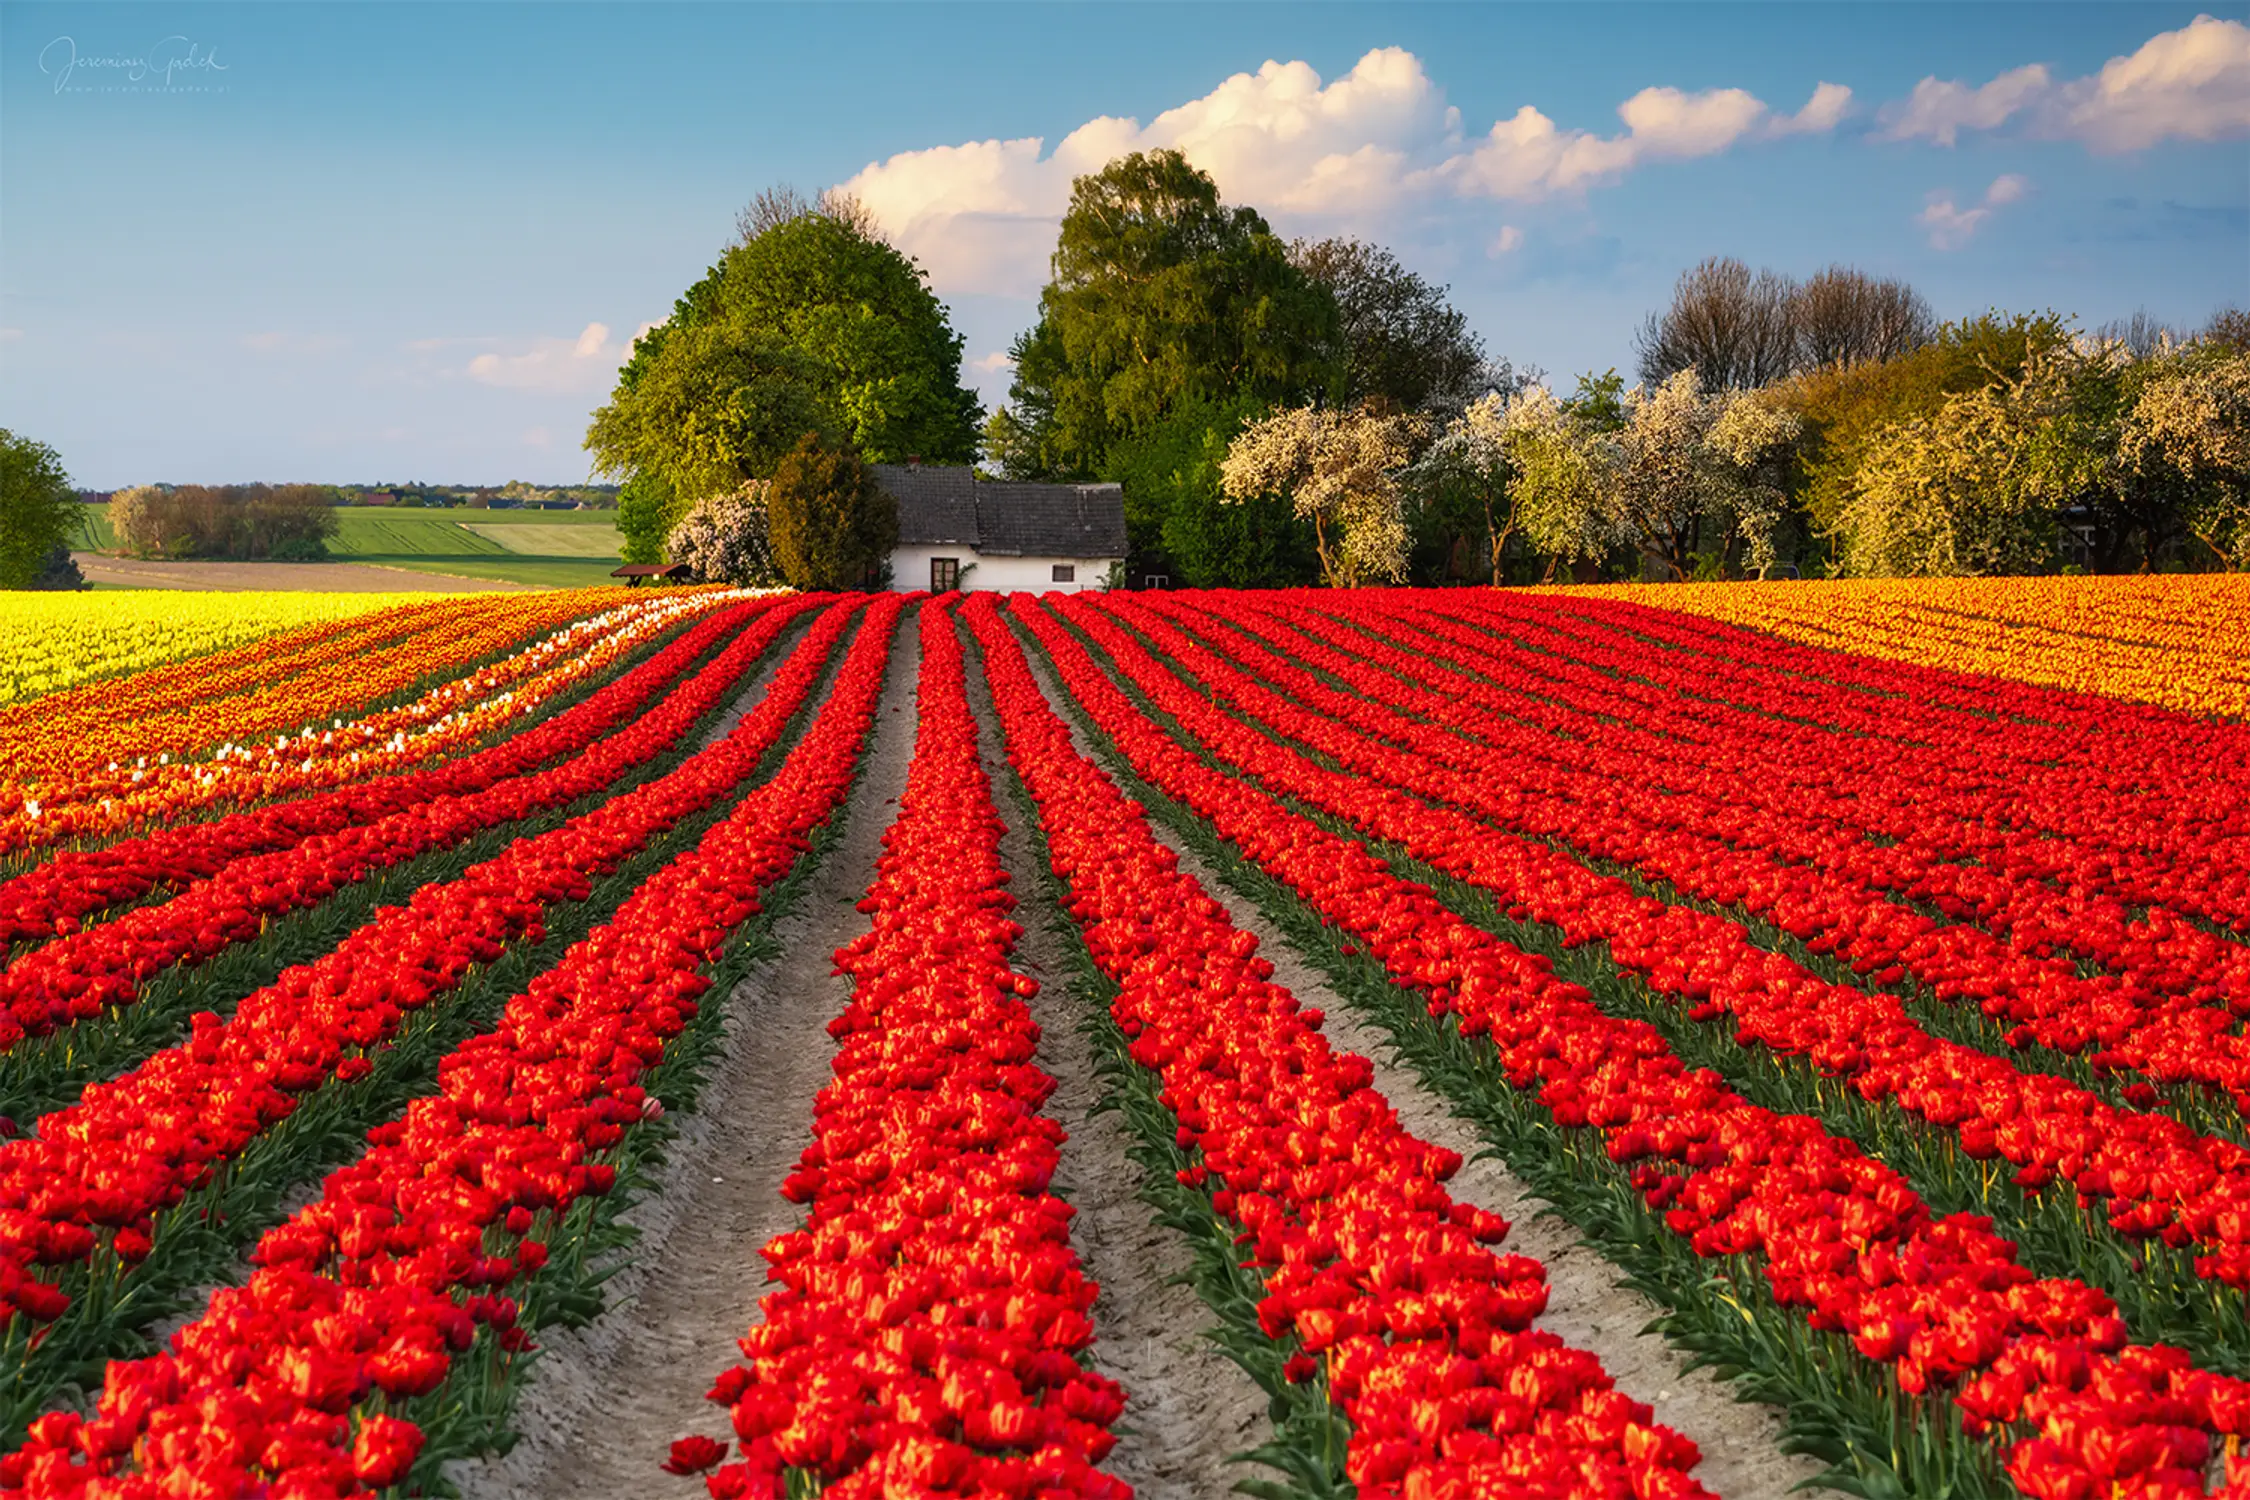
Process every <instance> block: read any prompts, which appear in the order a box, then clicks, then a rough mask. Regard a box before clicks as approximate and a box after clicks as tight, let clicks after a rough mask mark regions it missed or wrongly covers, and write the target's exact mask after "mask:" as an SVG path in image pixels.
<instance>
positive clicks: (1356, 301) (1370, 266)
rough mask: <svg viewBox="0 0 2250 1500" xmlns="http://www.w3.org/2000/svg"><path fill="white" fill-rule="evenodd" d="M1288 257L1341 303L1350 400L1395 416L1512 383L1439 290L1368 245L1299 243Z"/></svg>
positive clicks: (1460, 401) (1463, 401) (1454, 404)
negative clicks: (1393, 412)
mask: <svg viewBox="0 0 2250 1500" xmlns="http://www.w3.org/2000/svg"><path fill="white" fill-rule="evenodd" d="M1289 258H1290V260H1291V262H1292V263H1294V264H1295V265H1296V267H1297V269H1299V270H1300V271H1303V272H1304V273H1305V274H1306V275H1307V276H1309V277H1311V278H1312V279H1313V280H1314V281H1315V282H1317V283H1318V284H1320V285H1321V286H1324V287H1326V288H1327V289H1328V293H1329V295H1330V296H1331V297H1333V298H1335V299H1336V311H1337V316H1338V320H1339V328H1338V332H1339V333H1340V335H1341V337H1342V341H1343V349H1342V353H1343V360H1344V371H1345V374H1344V399H1345V400H1347V401H1353V402H1374V403H1377V404H1379V405H1382V406H1385V407H1388V408H1389V409H1391V410H1394V411H1422V410H1425V409H1428V408H1430V407H1431V406H1433V405H1442V406H1446V407H1449V408H1453V409H1458V408H1461V407H1465V406H1467V405H1468V404H1469V403H1470V402H1472V401H1474V400H1476V399H1477V398H1478V397H1480V396H1482V395H1484V394H1485V393H1486V392H1487V391H1489V390H1491V389H1494V388H1495V387H1497V386H1501V385H1505V384H1507V383H1509V382H1508V374H1507V372H1506V371H1505V369H1495V368H1494V367H1493V364H1492V362H1491V360H1490V359H1489V358H1487V356H1486V354H1485V349H1484V340H1483V339H1481V338H1479V337H1478V336H1477V335H1476V334H1475V333H1473V332H1471V331H1470V329H1469V320H1468V318H1467V317H1466V316H1464V315H1463V314H1462V312H1461V311H1460V309H1458V308H1456V307H1454V306H1453V305H1452V304H1451V303H1450V302H1448V301H1447V300H1446V288H1444V287H1442V286H1433V285H1431V284H1430V283H1429V282H1427V281H1425V280H1423V279H1422V277H1421V276H1419V275H1417V274H1416V273H1414V272H1412V271H1409V270H1407V269H1406V267H1404V266H1403V265H1401V264H1399V259H1398V257H1397V256H1395V255H1393V254H1392V253H1391V252H1390V251H1388V250H1386V249H1384V248H1383V247H1382V246H1381V245H1371V244H1369V243H1367V242H1366V241H1365V240H1357V239H1343V238H1337V239H1325V240H1299V241H1297V242H1296V243H1295V244H1293V245H1291V246H1290V247H1289Z"/></svg>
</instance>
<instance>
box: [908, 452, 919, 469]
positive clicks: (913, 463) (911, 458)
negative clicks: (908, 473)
mask: <svg viewBox="0 0 2250 1500" xmlns="http://www.w3.org/2000/svg"><path fill="white" fill-rule="evenodd" d="M906 466H907V467H908V468H909V469H919V468H921V467H922V455H921V454H919V453H909V454H907V455H906Z"/></svg>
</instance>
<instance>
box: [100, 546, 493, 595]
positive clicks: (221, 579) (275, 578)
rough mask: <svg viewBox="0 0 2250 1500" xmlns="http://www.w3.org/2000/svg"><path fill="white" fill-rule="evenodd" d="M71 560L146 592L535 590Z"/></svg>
mask: <svg viewBox="0 0 2250 1500" xmlns="http://www.w3.org/2000/svg"><path fill="white" fill-rule="evenodd" d="M71 556H72V557H73V558H74V559H76V561H77V563H78V568H79V571H80V572H82V573H84V574H85V575H86V577H87V579H88V580H89V581H90V582H93V583H111V584H130V585H132V586H133V587H135V588H144V589H213V590H218V591H220V592H223V593H239V592H242V591H244V590H251V589H257V590H281V591H289V592H300V593H314V594H484V593H496V592H505V593H530V592H534V586H533V585H531V584H528V583H509V582H507V581H506V580H504V579H499V578H466V577H458V576H456V575H454V574H451V573H418V572H413V571H411V570H409V569H406V568H386V567H383V566H381V565H380V564H375V563H336V562H325V563H285V562H144V561H142V560H141V559H139V558H133V557H104V556H103V555H101V554H100V553H98V552H73V553H72V554H71Z"/></svg>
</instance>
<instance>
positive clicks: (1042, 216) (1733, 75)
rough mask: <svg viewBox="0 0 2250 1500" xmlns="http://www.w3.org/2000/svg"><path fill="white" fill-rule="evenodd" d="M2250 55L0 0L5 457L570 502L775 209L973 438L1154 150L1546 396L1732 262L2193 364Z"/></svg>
mask: <svg viewBox="0 0 2250 1500" xmlns="http://www.w3.org/2000/svg"><path fill="white" fill-rule="evenodd" d="M2199 16H2202V17H2208V18H2210V19H2207V20H2202V21H2199V20H2198V17H2199ZM2245 16H2246V12H2245V10H2244V8H2242V7H2240V6H2235V7H2231V8H2230V7H2198V6H2193V5H2187V6H2175V5H2163V4H2141V5H2115V6H2112V5H2091V4H2081V5H2028V4H2018V5H2005V6H1990V7H1979V6H1969V5H1903V4H1888V5H1872V6H1852V5H1804V6H1789V5H1778V4H1768V5H1755V6H1740V7H1734V6H1720V5H1686V4H1674V5H1661V6H1642V5H1571V6H1554V5H1509V6H1467V5H1435V6H1422V5H1351V4H1330V5H1317V6H1306V5H1242V6H1232V7H1230V6H1224V5H1214V4H1200V5H1193V6H1190V5H1186V4H1176V5H1155V4H1142V5H1087V6H1075V7H1070V8H1048V7H1039V6H1032V5H999V6H979V5H938V4H926V5H912V6H890V5H829V6H810V5H805V6H770V7H768V6H747V5H744V6H736V5H726V4H719V3H706V4H695V5H656V4H637V5H618V4H579V5H544V4H503V3H487V4H478V5H439V4H381V5H362V4H341V3H336V4H304V5H293V6H292V5H280V4H261V5H218V6H212V5H200V6H198V5H187V6H181V5H79V6H53V5H34V4H22V3H13V0H11V3H9V4H6V5H4V6H0V422H4V423H5V425H7V426H9V427H11V428H13V429H15V430H17V431H22V432H28V433H32V434H34V435H36V436H38V437H40V438H42V439H43V440H45V441H48V442H50V443H52V444H54V445H55V447H56V448H57V449H58V450H59V451H60V452H61V454H62V456H63V458H64V461H65V463H66V465H67V466H68V467H69V468H70V470H71V472H72V473H73V475H74V476H75V477H76V478H77V479H78V480H79V481H80V482H81V483H83V484H87V485H92V486H97V487H103V488H108V487H113V486H116V485H120V484H128V483H134V482H140V481H145V480H154V479H168V480H174V481H207V482H220V481H231V480H249V479H271V480H290V479H313V480H323V481H333V482H345V481H375V480H409V479H423V480H428V481H432V482H439V481H456V482H475V481H481V482H498V481H501V480H506V479H511V478H525V479H532V480H536V481H542V482H562V481H572V480H581V479H584V478H585V477H586V476H587V473H588V470H587V464H586V456H585V454H584V452H583V451H582V449H581V448H580V446H579V442H580V438H581V436H582V435H583V432H584V430H585V424H586V417H587V414H588V412H589V411H590V410H591V409H592V408H593V407H594V406H595V405H597V404H599V402H600V401H601V400H602V399H603V396H604V395H605V393H606V391H607V389H608V386H609V383H610V380H611V378H612V375H613V373H614V370H615V367H616V365H617V363H618V361H619V360H620V359H621V358H622V357H623V354H624V352H625V350H626V348H627V347H628V346H629V342H630V340H631V338H632V336H633V334H634V332H635V331H636V330H637V329H638V328H640V327H642V326H643V325H645V324H647V323H649V322H651V321H654V320H656V319H659V318H662V317H663V316H665V315H666V314H667V313H668V312H669V310H670V308H671V304H672V300H673V299H674V298H675V297H676V296H677V295H678V294H679V293H680V291H681V290H682V289H683V288H685V287H686V285H687V284H688V283H689V282H690V281H692V280H694V279H695V278H696V277H697V276H698V275H700V274H701V272H702V271H703V269H704V268H705V267H706V266H707V265H708V264H709V263H710V262H711V260H712V259H713V258H714V257H715V255H716V254H717V252H718V251H719V249H720V248H721V247H722V246H723V244H724V243H725V242H726V240H727V239H728V238H729V236H730V234H731V232H732V225H733V218H734V213H735V210H736V209H737V208H738V207H740V206H741V204H742V203H743V202H744V201H745V200H746V199H748V198H749V196H750V195H751V194H752V193H754V192H756V191H757V190H758V189H759V188H761V187H764V186H767V185H769V184H772V183H774V182H777V181H789V182H793V183H795V184H797V185H798V186H799V187H801V188H805V189H808V190H812V189H819V188H822V187H826V186H830V185H833V184H839V183H848V184H851V185H852V186H853V187H854V188H855V189H856V190H858V191H859V192H860V193H861V195H862V196H863V198H865V199H866V200H867V201H868V202H869V203H870V204H871V206H873V207H874V208H875V209H876V211H877V213H878V216H879V217H880V218H881V219H882V220H883V222H884V224H885V227H886V229H887V230H889V231H890V232H891V233H892V234H893V236H894V238H895V239H896V240H897V241H898V242H899V243H901V244H902V246H904V247H905V248H907V249H909V250H910V251H912V252H913V253H915V254H916V255H917V256H918V257H919V258H921V259H922V261H923V262H924V263H925V264H926V265H927V266H929V267H930V269H931V271H932V275H933V280H934V282H935V284H936V285H937V287H938V290H939V292H940V295H941V296H943V297H944V299H945V300H946V301H947V303H948V304H949V306H950V307H951V308H952V310H953V315H954V320H955V324H956V326H957V327H958V328H960V329H961V331H962V332H963V333H964V335H965V336H966V339H967V357H968V360H969V361H970V362H971V365H972V366H973V368H972V369H971V370H970V372H969V373H970V376H971V378H972V379H973V380H974V381H975V382H977V383H978V384H979V386H980V388H981V389H982V390H983V391H984V392H985V394H986V399H987V401H988V403H990V402H993V401H996V400H997V399H998V398H999V397H1000V396H1001V395H1002V394H1003V393H1004V391H1005V388H1006V381H1007V371H1006V369H1005V367H1004V365H1003V364H1002V363H1001V362H1000V360H999V358H998V356H999V355H1000V354H1001V352H1002V351H1004V350H1005V348H1006V347H1007V344H1008V341H1009V340H1010V338H1011V337H1012V336H1013V335H1014V334H1015V333H1016V332H1017V331H1018V330H1019V329H1021V328H1022V327H1023V326H1025V325H1026V324H1027V323H1028V322H1029V321H1030V318H1031V316H1032V312H1033V304H1034V299H1035V298H1036V295H1037V290H1038V285H1039V281H1040V279H1041V276H1040V271H1041V267H1042V265H1043V262H1044V257H1045V253H1046V250H1047V249H1048V247H1049V246H1051V244H1052V238H1053V225H1054V220H1055V217H1056V215H1057V214H1058V213H1059V210H1060V205H1061V202H1062V199H1063V198H1064V197H1065V196H1066V195H1067V192H1068V184H1069V177H1070V174H1071V172H1072V171H1073V170H1083V169H1084V165H1085V164H1092V165H1098V164H1099V160H1100V159H1101V158H1102V157H1103V156H1104V155H1106V154H1107V153H1108V152H1110V151H1112V150H1116V149H1125V148H1129V147H1131V146H1134V145H1151V144H1178V145H1180V146H1181V147H1182V148H1183V149H1185V150H1187V151H1188V153H1189V155H1190V156H1191V157H1192V158H1194V159H1196V160H1198V161H1199V163H1200V164H1202V165H1204V166H1205V167H1206V168H1207V169H1209V170H1211V171H1212V173H1213V175H1214V176H1215V177H1216V178H1217V179H1218V181H1219V183H1220V186H1221V189H1222V191H1223V192H1225V193H1226V195H1227V196H1228V197H1229V198H1230V199H1233V200H1236V201H1245V202H1249V203H1252V204H1254V205H1255V206H1257V207H1259V208H1260V209H1261V210H1263V211H1265V212H1266V213H1267V215H1268V217H1269V218H1270V219H1272V220H1273V221H1274V223H1275V225H1276V227H1277V228H1279V229H1281V230H1282V231H1283V232H1285V233H1289V234H1300V233H1308V234H1319V233H1329V232H1354V233H1359V234H1362V235H1364V236H1367V237H1369V238H1373V239H1377V240H1380V241H1382V242H1384V243H1387V244H1389V245H1391V246H1392V247H1393V248H1394V249H1395V250H1397V251H1398V252H1399V254H1400V255H1401V257H1402V258H1403V259H1404V260H1405V261H1406V262H1407V263H1408V264H1409V265H1411V266H1413V267H1415V268H1416V269H1418V270H1421V271H1423V272H1424V273H1425V274H1427V275H1429V276H1431V277H1432V278H1433V279H1436V280H1440V281H1444V282H1447V283H1450V284H1451V286H1452V289H1453V295H1454V297H1455V300H1456V301H1457V303H1458V304H1459V305H1460V306H1461V307H1462V308H1463V309H1464V310H1465V311H1466V312H1467V313H1468V314H1469V317H1470V320H1471V322H1472V324H1473V325H1474V326H1475V327H1476V328H1477V329H1478V330H1479V331H1480V332H1482V333H1483V334H1484V336H1485V338H1486V340H1487V341H1488V343H1489V344H1490V346H1491V347H1492V349H1493V350H1494V352H1496V353H1499V354H1502V355H1505V356H1507V357H1509V358H1510V359H1512V360H1514V361H1515V362H1516V363H1517V364H1518V365H1536V366H1539V367H1541V368H1543V369H1545V370H1547V371H1549V372H1550V373H1551V374H1552V375H1554V376H1555V377H1556V378H1558V379H1559V380H1561V381H1563V382H1565V383H1567V382H1568V381H1569V380H1570V379H1572V378H1574V377H1575V375H1576V374H1577V373H1578V372H1580V371H1584V370H1589V369H1597V370H1598V369H1602V368H1605V367H1609V366H1618V367H1620V368H1626V369H1629V368H1630V365H1631V362H1632V334H1633V330H1634V328H1635V327H1636V325H1637V324H1638V323H1639V321H1640V320H1641V318H1642V317H1643V316H1644V315H1645V314H1646V313H1647V312H1648V311H1649V310H1650V309H1651V308H1653V307H1655V306H1657V305H1658V304H1660V303H1661V302H1662V300H1663V299H1664V297H1665V295H1666V293H1667V291H1668V289H1669V287H1670V285H1671V283H1672V281H1673V279H1674V278H1675V277H1676V276H1677V275H1678V273H1679V272H1680V271H1681V270H1682V269H1683V268H1684V267H1686V266H1688V265H1690V264H1692V263H1693V262H1695V261H1696V260H1698V259H1700V258H1702V257H1703V256H1706V255H1711V254H1733V255H1738V256H1741V257H1742V258H1743V259H1745V260H1747V261H1749V262H1751V263H1752V264H1753V265H1770V266H1773V267H1774V268H1776V269H1780V270H1787V271H1790V272H1794V273H1797V274H1804V273H1807V272H1810V271H1812V270H1815V269H1817V268H1818V267H1820V266H1822V265H1824V264H1827V263H1828V262H1830V261H1836V260H1844V261H1850V262H1853V263H1856V264H1858V265H1861V266H1863V267H1865V268H1867V269H1869V270H1872V271H1876V272H1880V273H1882V274H1886V275H1897V276H1904V277H1906V278H1907V279H1909V280H1910V281H1912V282H1913V284H1914V285H1915V286H1917V287H1918V288H1920V289H1921V290H1922V291H1923V293H1924V294H1925V295H1926V296H1928V298H1929V299H1930V300H1931V302H1932V303H1933V304H1934V305H1935V306H1936V307H1937V309H1938V311H1939V312H1940V313H1941V314H1943V315H1946V316H1958V315H1961V314H1964V313H1969V312H1974V311H1979V310H1982V309H1983V308H1986V307H1988V306H1994V305H1998V306H2004V307H2009V308H2034V307H2052V308H2055V309H2057V310H2059V311H2062V312H2065V313H2070V314H2074V315H2077V316H2078V317H2079V318H2081V319H2082V320H2083V321H2084V322H2086V323H2088V324H2092V323H2098V322H2101V321H2104V320H2106V319H2109V318H2112V317H2116V316H2120V315H2123V314H2126V313H2130V312H2132V311H2133V310H2134V309H2136V308H2139V307H2144V306H2145V307H2147V308H2148V309H2149V310H2150V311H2152V312H2154V313H2156V314H2157V315H2158V316H2160V317H2163V318H2165V319H2168V320H2171V321H2173V322H2175V323H2179V324H2183V325H2196V324H2200V323H2201V322H2202V321H2203V320H2204V319H2205V318H2207V317H2208V316H2209V315H2210V313H2211V312H2212V311H2213V310H2214V309H2215V308H2217V307H2218V306H2220V305H2222V304H2225V303H2229V302H2233V303H2237V304H2242V305H2250V27H2245V25H2244V24H2243V23H2244V20H2245ZM1269 63H1272V64H1274V66H1272V67H1268V66H1266V65H1267V64H1269ZM2105 69H2106V71H2105ZM1823 84H1826V85H1830V86H1831V87H1830V88H1828V89H1824V90H1821V92H1820V93H1818V94H1816V92H1815V90H1816V88H1817V87H1818V86H1820V85H1823ZM1835 86H1840V87H1841V89H1848V90H1849V94H1848V96H1845V95H1843V94H1841V92H1840V90H1839V89H1838V88H1837V87H1835ZM1621 109H1622V110H1623V111H1624V114H1623V115H1621V113H1620V111H1621ZM1526 111H1528V113H1527V112H1526ZM1496 125H1498V126H1499V127H1500V129H1499V130H1498V131H1497V132H1496V131H1495V126H1496Z"/></svg>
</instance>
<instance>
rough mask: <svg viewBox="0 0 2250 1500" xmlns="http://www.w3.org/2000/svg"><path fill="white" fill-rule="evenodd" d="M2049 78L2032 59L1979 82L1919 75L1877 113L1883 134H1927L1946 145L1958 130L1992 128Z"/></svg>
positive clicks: (1896, 138) (2041, 89)
mask: <svg viewBox="0 0 2250 1500" xmlns="http://www.w3.org/2000/svg"><path fill="white" fill-rule="evenodd" d="M2049 82H2050V80H2049V78H2048V76H2047V70H2046V68H2045V67H2043V66H2041V65H2040V64H2038V63H2031V64H2029V65H2028V66H2025V67H2021V68H2016V69H2013V70H2012V71H2010V72H2006V73H2002V74H2001V75H2000V76H1999V77H1998V78H1995V79H1993V80H1992V82H1990V83H1988V84H1986V85H1984V86H1983V87H1982V88H1974V89H1972V88H1970V87H1969V86H1968V85H1967V84H1965V83H1961V82H1959V81H1958V80H1951V81H1948V80H1942V79H1938V78H1925V79H1923V80H1922V81H1921V82H1920V83H1918V84H1916V85H1914V92H1913V93H1912V94H1910V95H1908V96H1907V98H1906V99H1905V101H1904V102H1903V103H1899V104H1892V105H1886V106H1885V107H1884V109H1883V114H1882V119H1883V122H1884V124H1885V125H1886V126H1887V127H1888V128H1887V129H1885V130H1884V132H1883V138H1884V139H1885V140H1892V141H1906V140H1913V139H1915V138H1916V137H1927V138H1928V139H1930V140H1933V141H1935V142H1937V143H1938V144H1939V145H1940V146H1950V145H1952V144H1953V143H1954V142H1955V141H1956V140H1958V139H1959V138H1960V135H1961V132H1962V131H1964V130H1992V129H1995V128H1997V127H1998V126H2000V125H2003V124H2005V123H2007V120H2008V118H2009V116H2011V115H2013V114H2015V113H2016V112H2017V111H2019V110H2022V109H2025V108H2027V107H2028V106H2030V105H2031V104H2032V103H2033V102H2034V101H2036V100H2037V99H2038V98H2039V97H2040V96H2041V95H2042V94H2044V93H2045V92H2046V91H2047V88H2048V85H2049Z"/></svg>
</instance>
